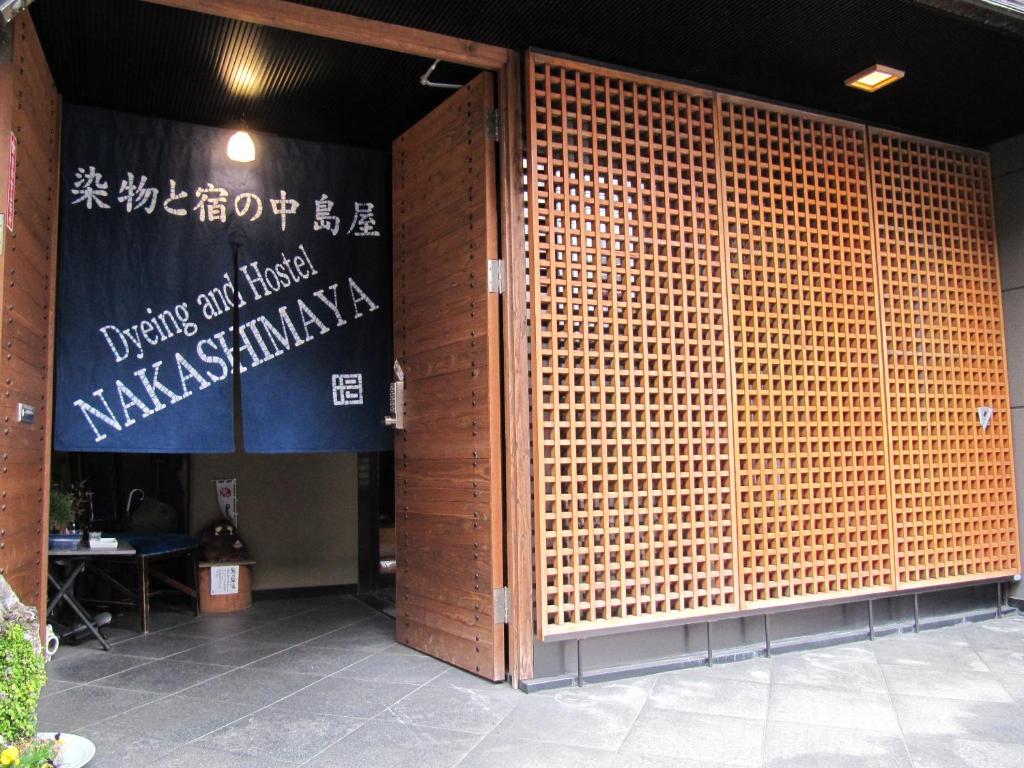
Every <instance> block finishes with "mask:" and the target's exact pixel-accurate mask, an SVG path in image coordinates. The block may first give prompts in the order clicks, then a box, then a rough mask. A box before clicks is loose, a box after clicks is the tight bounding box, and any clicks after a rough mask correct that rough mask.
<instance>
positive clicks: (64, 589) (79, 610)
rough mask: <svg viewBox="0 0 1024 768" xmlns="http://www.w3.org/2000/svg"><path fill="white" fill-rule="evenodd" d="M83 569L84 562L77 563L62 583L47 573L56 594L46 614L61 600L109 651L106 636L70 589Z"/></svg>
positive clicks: (104, 648)
mask: <svg viewBox="0 0 1024 768" xmlns="http://www.w3.org/2000/svg"><path fill="white" fill-rule="evenodd" d="M84 570H85V563H84V562H80V563H78V564H77V565H76V566H75V567H74V569H72V571H71V574H70V575H69V576H68V578H67V580H66V581H65V582H64V584H63V585H61V584H59V582H58V581H57V580H56V579H55V578H54V577H53V575H52V574H47V576H48V577H49V580H50V581H51V582H52V583H53V584H54V586H57V588H58V589H57V594H56V596H54V598H53V600H52V601H50V604H49V605H48V606H47V608H46V615H47V616H49V615H50V613H51V612H52V611H53V609H54V608H56V607H57V605H58V604H59V603H60V602H62V601H63V602H65V603H67V604H68V605H69V606H70V607H71V610H72V611H74V612H75V615H77V616H78V618H79V619H81V621H82V623H83V624H85V627H86V629H88V630H89V631H90V632H91V633H92V636H93V637H95V638H96V639H97V640H99V641H100V645H102V646H103V650H105V651H109V650H110V643H108V642H107V638H105V637H104V636H103V634H102V633H101V632H100V629H99V627H97V626H96V624H95V622H94V621H93V620H92V617H91V616H90V615H89V613H88V612H87V611H86V610H85V609H84V608H83V607H82V606H81V604H80V603H79V602H78V601H77V600H76V599H75V596H74V593H73V591H72V589H73V587H74V585H75V580H76V579H77V578H78V577H79V575H80V574H81V573H82V571H84Z"/></svg>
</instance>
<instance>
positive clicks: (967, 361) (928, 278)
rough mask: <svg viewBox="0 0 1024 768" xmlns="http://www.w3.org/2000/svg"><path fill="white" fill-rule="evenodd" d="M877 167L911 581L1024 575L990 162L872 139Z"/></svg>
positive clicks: (903, 577)
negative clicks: (984, 414)
mask: <svg viewBox="0 0 1024 768" xmlns="http://www.w3.org/2000/svg"><path fill="white" fill-rule="evenodd" d="M871 172H872V175H873V182H874V196H875V213H876V219H877V233H878V255H879V263H880V274H881V282H882V295H883V296H884V297H885V299H884V309H883V316H884V324H885V341H886V351H887V361H886V362H887V368H888V381H889V393H890V394H889V402H890V405H889V409H890V413H891V420H892V462H893V491H894V504H893V511H894V527H895V532H896V541H897V547H896V558H897V575H898V578H899V583H900V584H901V585H905V586H915V585H920V584H922V583H929V582H936V581H943V580H950V581H956V580H961V579H964V578H970V577H972V576H973V577H977V576H979V575H989V576H998V575H1001V574H1003V575H1009V574H1014V573H1017V572H1018V571H1019V568H1020V562H1019V553H1018V538H1017V525H1016V502H1015V499H1014V490H1013V488H1014V486H1013V452H1012V450H1011V446H1010V403H1009V394H1008V391H1007V379H1006V355H1005V350H1004V341H1003V318H1002V306H1001V301H1000V299H1001V294H1000V288H999V273H998V268H997V260H996V241H995V225H994V214H993V207H992V189H991V176H990V173H989V167H988V157H987V156H986V155H984V154H982V153H976V152H970V151H967V150H963V149H959V148H955V147H948V146H940V145H935V144H931V143H928V142H923V141H918V140H915V139H912V138H909V137H906V136H899V135H894V134H889V133H885V132H881V131H872V134H871ZM983 406H990V407H991V408H992V409H993V412H992V419H991V424H990V425H989V426H988V428H987V429H986V428H983V427H982V425H981V422H980V417H979V413H978V408H979V407H983Z"/></svg>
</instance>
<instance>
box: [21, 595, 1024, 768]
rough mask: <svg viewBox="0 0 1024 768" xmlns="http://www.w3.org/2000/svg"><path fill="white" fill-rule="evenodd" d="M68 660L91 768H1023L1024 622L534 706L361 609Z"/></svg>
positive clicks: (228, 622)
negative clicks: (412, 646)
mask: <svg viewBox="0 0 1024 768" xmlns="http://www.w3.org/2000/svg"><path fill="white" fill-rule="evenodd" d="M155 621H156V622H157V624H158V625H157V628H156V629H157V631H155V632H154V633H152V634H150V635H149V636H147V637H138V636H136V635H134V633H132V632H130V631H126V630H123V629H117V628H114V629H111V632H110V634H111V637H112V639H113V640H116V644H115V645H114V649H113V651H111V652H110V653H105V652H103V651H100V650H98V649H94V646H95V644H93V643H86V644H84V645H83V646H80V647H67V648H64V649H62V650H61V651H60V652H59V653H58V655H57V657H56V658H55V659H54V660H53V661H52V662H51V663H50V665H49V675H50V682H49V683H48V685H47V688H46V690H45V692H44V698H43V700H42V701H41V702H40V718H41V722H40V728H41V729H43V730H65V731H73V732H76V733H81V734H83V735H85V736H88V737H89V738H91V739H92V740H93V741H94V742H96V745H97V748H98V751H97V757H96V758H95V760H94V762H93V763H92V764H91V768H124V767H126V766H132V765H146V766H149V768H172V767H174V766H182V767H184V766H190V767H191V766H203V767H204V768H222V767H225V766H231V767H232V768H235V767H239V766H264V765H268V766H269V765H274V766H283V767H285V768H287V766H293V765H299V764H303V763H305V764H307V765H310V766H316V767H317V768H336V767H338V766H358V767H359V768H378V767H380V766H402V767H403V768H404V767H405V766H417V767H418V766H426V767H429V766H455V765H458V766H460V767H461V768H468V767H470V766H516V767H517V768H518V767H519V766H559V767H560V768H561V767H563V766H565V767H569V768H571V767H573V766H581V767H582V766H587V767H588V768H589V766H598V767H601V766H609V767H610V766H616V768H618V767H620V766H626V767H628V766H645V767H647V768H658V767H660V766H665V768H668V767H669V766H672V767H673V768H689V767H691V766H719V765H735V766H766V765H767V766H794V767H799V766H815V767H817V766H827V767H828V768H844V766H857V768H871V767H872V766H885V767H886V768H902V767H904V766H913V767H914V768H939V767H940V766H942V767H945V766H984V768H1000V766H1014V768H1018V767H1019V766H1022V765H1024V618H1022V617H1019V616H1013V617H1007V618H1004V619H1002V620H993V621H989V622H985V623H982V624H972V625H964V626H959V627H953V628H949V629H941V630H934V631H929V632H923V633H922V634H920V635H916V636H915V635H904V636H900V637H890V638H884V639H879V640H876V641H875V642H874V643H867V642H865V643H857V644H853V645H846V646H840V647H835V648H831V649H826V650H818V651H811V652H802V653H791V654H782V655H776V656H774V657H773V658H772V659H760V658H759V659H754V660H751V661H745V662H739V663H735V664H720V665H716V666H715V667H713V668H711V669H706V668H704V669H692V670H686V671H680V672H671V673H664V674H660V675H656V676H650V677H645V678H637V679H633V680H628V681H625V682H618V683H607V684H601V685H588V686H586V687H584V688H582V689H575V688H569V689H561V690H558V691H549V692H543V693H535V694H531V695H529V696H527V695H525V694H522V693H518V692H516V691H513V690H511V689H510V688H509V687H508V686H505V685H491V684H489V683H486V682H483V681H480V680H477V679H476V678H474V677H471V676H470V675H467V674H465V673H462V672H460V671H458V670H455V669H452V668H451V667H448V666H447V665H445V664H442V663H441V662H438V661H435V660H433V659H430V658H427V657H425V656H421V655H419V654H417V653H414V652H411V651H409V650H408V649H405V648H402V647H401V646H398V645H396V644H395V643H394V641H393V625H392V623H391V621H390V620H389V619H387V618H385V617H383V616H381V615H379V614H376V613H375V612H373V611H372V610H370V609H369V608H367V607H365V606H364V605H362V604H361V603H359V602H357V601H356V600H354V599H351V598H342V597H335V598H320V599H311V600H289V601H267V602H258V603H256V605H255V606H254V607H253V608H252V609H250V610H249V611H247V612H245V613H244V614H236V615H231V616H209V617H203V618H200V619H193V618H192V617H191V616H189V615H187V614H159V615H157V616H156V617H155Z"/></svg>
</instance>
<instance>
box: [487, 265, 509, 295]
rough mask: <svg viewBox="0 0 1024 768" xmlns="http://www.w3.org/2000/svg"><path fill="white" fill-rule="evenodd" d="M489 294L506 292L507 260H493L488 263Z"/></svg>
mask: <svg viewBox="0 0 1024 768" xmlns="http://www.w3.org/2000/svg"><path fill="white" fill-rule="evenodd" d="M487 292H488V293H497V294H502V293H504V292H505V260H504V259H491V260H490V261H488V262H487Z"/></svg>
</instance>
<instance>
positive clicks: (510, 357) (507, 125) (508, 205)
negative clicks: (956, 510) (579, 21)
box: [498, 53, 533, 687]
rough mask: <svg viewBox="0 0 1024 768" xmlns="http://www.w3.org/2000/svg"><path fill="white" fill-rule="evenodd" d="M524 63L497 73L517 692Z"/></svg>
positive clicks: (526, 587)
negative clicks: (500, 117) (500, 119)
mask: <svg viewBox="0 0 1024 768" xmlns="http://www.w3.org/2000/svg"><path fill="white" fill-rule="evenodd" d="M521 67H522V63H521V60H520V57H519V55H518V54H516V53H511V54H510V55H509V60H508V63H507V64H506V65H505V66H504V67H502V69H501V71H500V72H499V73H498V102H499V104H500V108H501V116H502V121H501V139H502V141H501V144H500V147H501V155H500V159H499V163H498V164H499V174H500V180H501V181H500V184H501V202H500V206H501V254H502V258H503V259H504V263H505V293H504V296H503V297H502V298H503V307H502V308H503V314H502V339H503V344H504V358H505V370H504V389H505V525H506V534H505V536H506V538H505V563H506V570H507V583H508V589H509V608H510V610H509V624H508V651H509V652H508V665H509V674H510V675H511V678H512V685H513V687H518V686H519V681H520V680H530V679H532V678H533V591H532V585H533V579H532V573H531V571H532V565H533V551H532V548H531V546H530V543H531V541H532V536H533V532H532V517H531V505H530V401H529V372H528V370H529V369H528V365H529V362H528V351H527V345H528V342H527V333H526V331H527V322H528V317H527V307H526V291H527V288H526V248H525V223H524V221H523V172H522V164H523V135H522V131H523V121H522V84H521V83H522V68H521Z"/></svg>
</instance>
